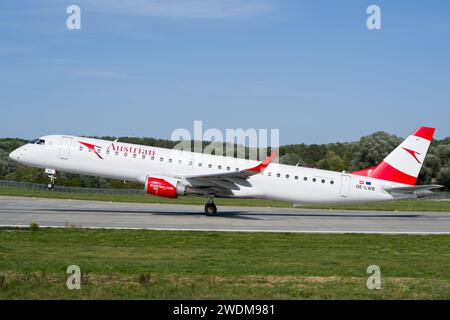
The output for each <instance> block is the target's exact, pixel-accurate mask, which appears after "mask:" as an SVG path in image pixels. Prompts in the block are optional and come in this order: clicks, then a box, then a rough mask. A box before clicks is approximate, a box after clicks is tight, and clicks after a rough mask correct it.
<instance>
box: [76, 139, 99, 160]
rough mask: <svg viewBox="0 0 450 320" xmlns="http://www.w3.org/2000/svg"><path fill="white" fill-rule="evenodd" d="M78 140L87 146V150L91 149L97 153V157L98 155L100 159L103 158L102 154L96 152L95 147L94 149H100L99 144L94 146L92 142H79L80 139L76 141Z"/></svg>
mask: <svg viewBox="0 0 450 320" xmlns="http://www.w3.org/2000/svg"><path fill="white" fill-rule="evenodd" d="M78 142H79V143H81V144H82V145H83V146H85V147H86V148H88V149H89V150H92V152H94V153H95V154H96V155H97V157H99V158H100V159H102V160H103V158H102V156H101V155H99V154H98V152H97V149H96V148H99V149H101V148H102V147H99V146H96V145H94V144H90V143H87V142H81V141H78Z"/></svg>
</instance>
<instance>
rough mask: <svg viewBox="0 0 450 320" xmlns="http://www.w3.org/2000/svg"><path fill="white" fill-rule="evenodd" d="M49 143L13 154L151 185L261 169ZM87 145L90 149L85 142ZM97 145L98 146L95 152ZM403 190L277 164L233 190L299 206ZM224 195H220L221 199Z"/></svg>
mask: <svg viewBox="0 0 450 320" xmlns="http://www.w3.org/2000/svg"><path fill="white" fill-rule="evenodd" d="M41 139H42V140H45V143H44V144H26V145H24V146H23V147H21V148H19V149H17V150H15V151H14V152H13V153H11V155H10V157H11V158H12V159H14V160H16V161H18V162H20V163H23V164H26V165H30V166H34V167H38V168H43V169H54V170H57V171H63V172H70V173H76V174H82V175H91V176H97V177H103V178H111V179H120V180H125V181H134V182H140V183H143V184H144V183H145V181H146V179H147V177H148V176H155V177H165V176H170V177H175V178H178V177H180V179H182V177H184V176H188V175H194V174H220V173H225V172H228V171H239V170H244V169H247V168H252V167H255V166H257V165H258V164H259V162H257V161H252V160H244V159H237V158H231V157H222V156H213V155H205V154H201V153H195V152H187V151H179V150H172V149H164V148H156V147H149V146H140V145H134V144H129V143H122V142H111V141H105V140H99V139H90V138H84V137H75V136H61V135H52V136H45V137H42V138H41ZM80 142H83V143H84V144H82V143H80ZM93 146H95V147H93ZM392 186H402V185H401V184H398V183H393V182H389V181H384V180H378V179H373V178H368V177H363V176H358V175H352V174H348V173H339V172H333V171H326V170H319V169H310V168H304V167H298V166H288V165H282V164H276V163H271V164H270V165H269V166H268V167H267V168H266V169H265V170H264V171H263V172H261V173H258V174H256V175H254V176H251V177H250V178H249V179H248V180H247V183H246V184H245V185H243V186H240V187H239V188H238V189H234V190H232V196H234V197H246V198H263V199H274V200H283V201H289V202H292V203H296V204H314V203H360V202H371V201H386V200H392V199H393V197H392V195H391V194H389V193H388V192H386V191H384V188H385V187H392ZM218 196H220V195H218Z"/></svg>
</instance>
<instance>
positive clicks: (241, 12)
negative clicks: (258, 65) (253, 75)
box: [79, 0, 273, 19]
mask: <svg viewBox="0 0 450 320" xmlns="http://www.w3.org/2000/svg"><path fill="white" fill-rule="evenodd" d="M79 3H80V6H81V8H82V9H83V5H84V4H86V6H88V7H90V8H91V9H95V10H96V11H100V12H109V13H115V14H127V15H140V16H155V17H168V18H190V19H239V18H250V17H253V16H259V15H262V14H266V13H268V12H270V11H272V10H273V6H272V4H271V1H269V0H128V1H124V0H95V1H94V0H80V1H79Z"/></svg>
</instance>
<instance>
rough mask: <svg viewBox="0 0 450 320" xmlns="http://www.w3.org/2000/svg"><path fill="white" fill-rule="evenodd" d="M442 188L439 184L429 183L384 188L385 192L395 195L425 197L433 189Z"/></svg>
mask: <svg viewBox="0 0 450 320" xmlns="http://www.w3.org/2000/svg"><path fill="white" fill-rule="evenodd" d="M439 188H442V186H440V185H436V184H430V185H421V186H407V187H390V188H384V190H386V191H387V192H389V193H390V194H392V195H393V196H394V197H395V196H399V197H401V196H404V195H416V196H417V197H426V196H429V195H431V194H433V191H432V190H434V189H439Z"/></svg>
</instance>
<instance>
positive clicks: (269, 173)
mask: <svg viewBox="0 0 450 320" xmlns="http://www.w3.org/2000/svg"><path fill="white" fill-rule="evenodd" d="M267 176H269V177H271V176H272V172H268V173H267ZM276 177H277V178H281V173H277V174H276ZM284 177H285V178H286V179H290V178H291V175H289V174H286V175H285V176H284ZM299 179H300V177H299V176H294V180H299ZM319 180H320V182H321V183H326V182H327V180H329V179H317V178H312V182H317V181H319ZM303 181H308V177H303ZM329 181H330V184H334V180H329Z"/></svg>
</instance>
